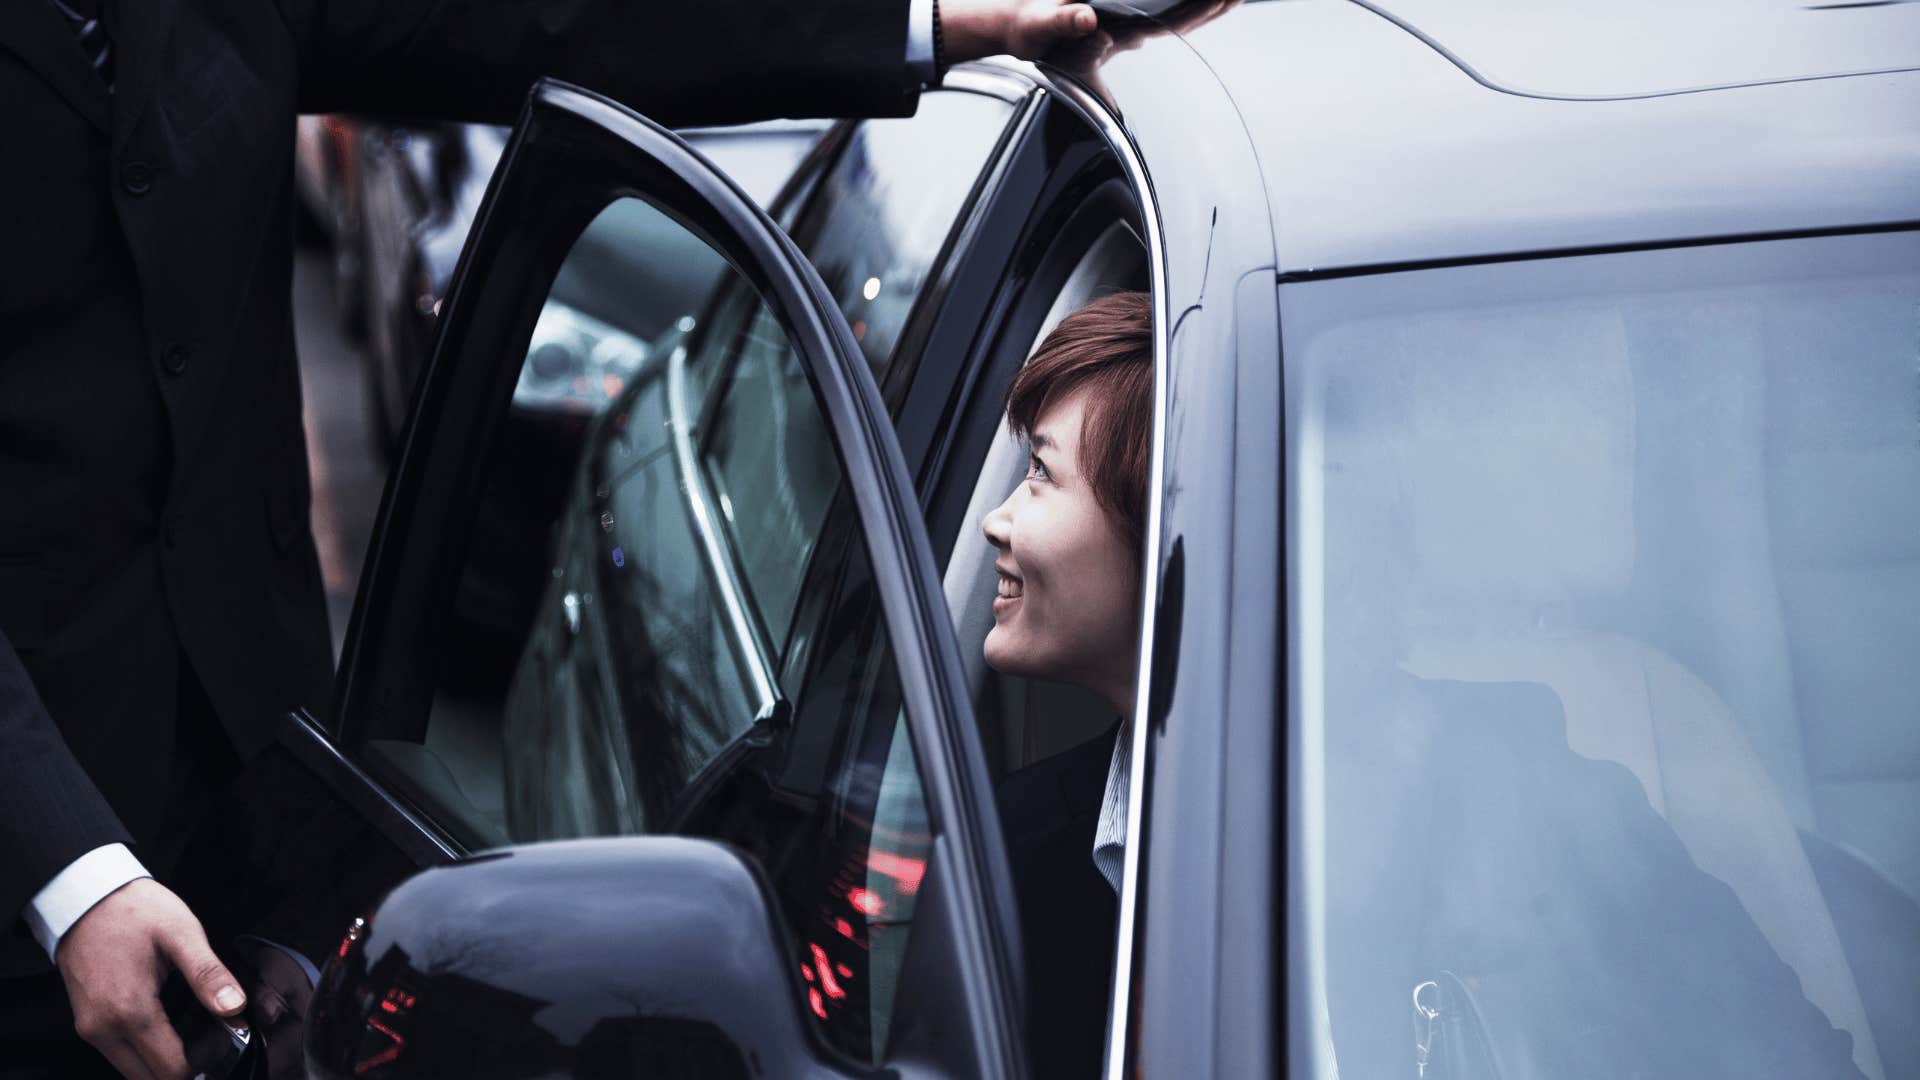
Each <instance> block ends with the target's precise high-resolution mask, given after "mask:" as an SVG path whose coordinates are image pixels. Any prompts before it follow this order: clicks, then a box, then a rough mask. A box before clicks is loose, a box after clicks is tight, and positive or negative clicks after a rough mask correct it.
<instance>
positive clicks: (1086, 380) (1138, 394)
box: [1007, 292, 1153, 554]
mask: <svg viewBox="0 0 1920 1080" xmlns="http://www.w3.org/2000/svg"><path fill="white" fill-rule="evenodd" d="M1082 390H1084V391H1086V392H1087V401H1086V407H1085V410H1084V413H1083V415H1082V418H1081V428H1080V457H1079V465H1080V472H1081V475H1082V476H1084V477H1086V480H1087V483H1088V485H1089V486H1091V487H1092V488H1093V497H1094V499H1095V501H1097V502H1098V503H1099V504H1100V506H1101V508H1102V509H1104V510H1106V512H1107V513H1108V514H1109V515H1111V516H1112V518H1113V520H1114V523H1115V524H1116V525H1118V526H1119V528H1120V532H1121V535H1122V536H1124V537H1126V538H1127V539H1128V540H1130V541H1131V542H1132V543H1133V550H1134V552H1135V553H1136V554H1138V553H1140V552H1143V551H1145V550H1146V536H1147V473H1148V470H1149V469H1150V468H1151V464H1152V456H1153V301H1152V298H1151V297H1149V296H1148V294H1146V293H1144V292H1121V293H1114V294H1113V295H1111V296H1105V297H1101V298H1100V299H1098V300H1095V301H1094V302H1092V303H1090V304H1088V305H1087V306H1085V307H1083V308H1081V309H1080V310H1078V311H1075V312H1074V313H1073V314H1071V315H1068V316H1067V317H1066V318H1064V319H1062V320H1060V325H1059V326H1057V327H1055V328H1054V329H1053V332H1052V333H1050V334H1048V335H1047V336H1046V339H1045V340H1044V341H1042V342H1041V343H1040V347H1039V348H1038V349H1036V350H1034V353H1033V356H1032V358H1031V359H1029V360H1028V361H1027V364H1026V366H1025V367H1023V368H1021V369H1020V373H1019V374H1018V375H1015V376H1014V377H1013V385H1011V386H1009V387H1007V426H1008V427H1009V428H1010V429H1012V431H1013V434H1014V435H1016V436H1018V437H1019V438H1021V439H1025V438H1027V437H1028V436H1029V435H1030V434H1031V433H1032V431H1033V429H1034V426H1035V425H1036V424H1038V423H1039V422H1040V418H1041V417H1043V416H1045V415H1046V414H1047V410H1048V409H1050V408H1052V407H1053V406H1054V405H1055V404H1057V403H1059V402H1060V401H1063V400H1065V399H1066V398H1068V397H1070V396H1072V395H1073V394H1074V393H1076V392H1078V391H1082Z"/></svg>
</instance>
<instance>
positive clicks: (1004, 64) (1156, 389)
mask: <svg viewBox="0 0 1920 1080" xmlns="http://www.w3.org/2000/svg"><path fill="white" fill-rule="evenodd" d="M970 67H971V68H972V69H974V70H978V69H980V68H994V69H999V70H1000V71H1002V72H1006V73H1007V74H1008V75H1017V76H1019V77H1024V78H1025V79H1027V80H1030V81H1031V82H1032V83H1034V84H1036V85H1038V86H1040V87H1041V88H1042V89H1043V91H1045V92H1049V93H1052V94H1053V95H1054V96H1056V97H1057V98H1059V99H1060V101H1061V102H1062V103H1064V104H1065V105H1066V106H1067V107H1069V108H1071V109H1072V110H1073V111H1074V112H1075V113H1077V114H1078V115H1079V116H1080V118H1081V119H1082V120H1084V121H1086V122H1087V124H1088V125H1089V126H1091V127H1092V128H1093V129H1094V131H1095V132H1096V133H1097V134H1098V135H1099V136H1100V137H1101V138H1102V139H1103V140H1105V141H1106V143H1107V145H1108V147H1109V148H1111V149H1112V151H1113V154H1114V157H1115V159H1116V160H1117V161H1118V163H1119V165H1120V172H1121V175H1122V176H1124V177H1126V180H1127V184H1128V186H1130V187H1131V188H1133V195H1134V201H1135V202H1136V203H1137V204H1138V206H1139V209H1140V227H1141V232H1142V233H1143V234H1144V235H1143V236H1142V237H1141V239H1142V240H1143V241H1144V242H1145V243H1146V247H1147V275H1148V283H1149V284H1148V288H1149V290H1150V292H1151V294H1152V303H1153V418H1154V422H1153V448H1152V457H1151V459H1150V465H1149V477H1150V480H1149V482H1148V484H1147V536H1146V551H1145V552H1144V553H1143V554H1144V557H1143V558H1142V560H1141V563H1142V566H1143V571H1142V574H1143V579H1144V580H1143V581H1142V584H1141V591H1140V652H1139V656H1138V664H1139V669H1138V671H1137V673H1136V674H1135V677H1134V678H1135V682H1134V697H1133V715H1132V716H1130V717H1128V730H1129V732H1130V737H1131V738H1132V740H1133V746H1132V769H1131V771H1130V774H1129V775H1128V777H1127V844H1126V849H1125V857H1124V859H1123V860H1122V869H1121V878H1120V917H1119V920H1118V926H1117V927H1116V932H1117V933H1118V935H1119V940H1118V941H1117V943H1116V944H1115V948H1114V955H1113V987H1112V990H1113V993H1112V996H1111V997H1110V998H1109V999H1108V1002H1107V1047H1106V1054H1105V1058H1106V1064H1105V1067H1104V1068H1103V1070H1102V1075H1104V1076H1106V1077H1107V1078H1108V1080H1120V1078H1121V1077H1123V1076H1125V1075H1126V1065H1127V1031H1128V1028H1129V1026H1130V1024H1131V1021H1132V1016H1131V1014H1130V1010H1129V1008H1128V1003H1129V1002H1130V1001H1131V1000H1132V997H1133V981H1134V971H1133V968H1134V940H1135V937H1136V929H1137V928H1136V923H1137V922H1138V916H1139V896H1140V850H1141V848H1142V846H1143V844H1142V843H1141V841H1142V840H1143V839H1144V838H1145V836H1146V815H1145V813H1144V812H1143V811H1144V809H1145V804H1146V775H1147V765H1148V761H1147V755H1148V753H1149V748H1150V746H1151V744H1150V743H1149V742H1148V740H1147V724H1146V718H1145V717H1144V715H1143V710H1144V708H1145V706H1146V703H1147V702H1149V701H1151V700H1152V689H1153V687H1152V674H1153V648H1154V623H1155V621H1156V620H1155V619H1154V613H1155V612H1156V611H1158V610H1159V607H1160V559H1161V550H1160V522H1161V511H1162V507H1161V503H1162V500H1163V491H1164V489H1165V486H1166V460H1167V446H1166V432H1167V387H1168V383H1169V378H1168V374H1169V373H1168V363H1169V358H1170V357H1169V342H1168V339H1167V331H1168V329H1169V328H1170V327H1171V326H1172V322H1171V320H1170V318H1169V316H1168V313H1167V253H1166V244H1165V241H1164V239H1163V232H1162V229H1161V223H1160V212H1159V205H1158V203H1156V202H1155V200H1154V194H1153V181H1152V179H1151V178H1150V177H1149V176H1148V175H1147V169H1146V165H1145V164H1144V163H1143V162H1142V161H1141V160H1140V153H1139V150H1138V148H1137V147H1135V146H1134V144H1133V139H1132V137H1131V136H1129V135H1128V134H1127V131H1126V128H1125V127H1124V126H1122V125H1121V123H1120V120H1119V118H1118V117H1117V116H1115V115H1114V114H1113V113H1112V112H1111V111H1109V110H1108V108H1107V106H1106V105H1105V104H1104V103H1102V102H1101V101H1100V100H1099V99H1098V98H1096V97H1095V96H1094V95H1093V94H1092V93H1090V92H1088V91H1087V90H1086V89H1085V88H1083V87H1081V86H1080V85H1079V84H1077V83H1075V82H1073V81H1072V80H1071V79H1066V78H1055V77H1054V76H1052V75H1051V74H1050V73H1048V72H1047V71H1045V70H1044V69H1042V68H1039V67H1037V66H1035V65H1033V64H1030V63H1026V62H1024V61H1014V60H1007V59H1000V58H996V59H994V60H989V61H984V62H982V63H980V64H977V65H970ZM958 74H963V72H961V71H956V72H953V73H951V74H949V76H948V78H949V79H952V77H953V76H954V75H958ZM1003 77H1005V76H1003ZM1089 857H1091V853H1089Z"/></svg>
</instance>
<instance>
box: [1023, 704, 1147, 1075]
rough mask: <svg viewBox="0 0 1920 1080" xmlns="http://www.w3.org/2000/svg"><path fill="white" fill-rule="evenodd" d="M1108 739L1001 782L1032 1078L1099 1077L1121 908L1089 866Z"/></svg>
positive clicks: (1108, 759) (1110, 735)
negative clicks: (1022, 964) (1021, 950)
mask: <svg viewBox="0 0 1920 1080" xmlns="http://www.w3.org/2000/svg"><path fill="white" fill-rule="evenodd" d="M1115 736H1116V732H1115V731H1109V732H1107V733H1106V734H1105V735H1102V736H1100V737H1098V738H1095V739H1091V740H1088V741H1087V742H1084V743H1081V744H1080V745H1079V746H1076V747H1074V748H1073V749H1071V750H1068V751H1066V752H1065V753H1061V754H1055V755H1054V756H1053V757H1050V758H1046V759H1044V760H1042V761H1038V762H1035V763H1034V764H1032V765H1029V766H1028V767H1026V768H1024V769H1021V770H1019V771H1018V772H1014V773H1011V774H1009V775H1008V776H1007V778H1006V779H1005V780H1003V781H1001V784H1000V790H999V793H998V798H999V804H1000V822H1001V827H1002V830H1003V831H1004V832H1005V834H1006V839H1007V857H1008V860H1009V861H1010V862H1011V863H1012V869H1013V887H1014V895H1015V898H1016V899H1017V901H1018V903H1019V908H1020V940H1021V943H1022V944H1023V945H1024V946H1025V948H1026V972H1025V975H1026V984H1027V1046H1028V1049H1029V1052H1030V1055H1031V1058H1032V1061H1033V1075H1035V1076H1039V1077H1047V1078H1048V1080H1056V1078H1072V1077H1083V1076H1084V1077H1095V1076H1098V1075H1100V1058H1101V1052H1102V1049H1103V1045H1102V1044H1103V1042H1104V1040H1105V1036H1106V1030H1107V988H1108V985H1109V984H1110V983H1111V981H1112V975H1113V947H1114V934H1115V932H1116V927H1117V924H1118V921H1119V917H1120V901H1119V898H1118V897H1117V896H1115V895H1114V892H1113V888H1112V886H1110V885H1108V884H1107V879H1106V878H1104V877H1102V876H1101V875H1100V871H1099V870H1098V869H1096V868H1095V867H1094V865H1093V832H1094V828H1095V826H1096V825H1098V824H1099V819H1100V800H1101V798H1102V796H1103V795H1104V794H1105V792H1106V785H1107V768H1108V766H1109V764H1110V763H1111V761H1112V759H1113V742H1114V738H1115Z"/></svg>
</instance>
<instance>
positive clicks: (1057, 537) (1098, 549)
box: [981, 393, 1140, 713]
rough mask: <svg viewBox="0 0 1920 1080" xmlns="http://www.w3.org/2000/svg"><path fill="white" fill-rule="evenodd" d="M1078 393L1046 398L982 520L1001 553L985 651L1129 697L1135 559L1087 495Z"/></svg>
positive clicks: (1128, 705) (994, 658)
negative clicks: (1009, 482)
mask: <svg viewBox="0 0 1920 1080" xmlns="http://www.w3.org/2000/svg"><path fill="white" fill-rule="evenodd" d="M1085 406H1086V395H1085V394H1084V393H1075V394H1072V395H1069V396H1068V397H1066V398H1065V399H1063V400H1061V401H1058V402H1055V403H1054V404H1053V405H1052V406H1051V407H1050V408H1049V409H1048V410H1047V412H1046V414H1045V415H1043V416H1041V417H1040V420H1039V422H1038V423H1036V424H1035V425H1034V428H1033V431H1032V432H1030V433H1029V436H1028V443H1029V447H1030V449H1031V456H1030V459H1029V461H1028V463H1027V478H1026V479H1025V480H1024V481H1022V482H1021V484H1020V486H1019V487H1017V488H1015V489H1014V491H1013V494H1011V495H1009V496H1007V501H1006V502H1003V503H1001V504H1000V506H999V507H998V508H997V509H995V510H994V511H993V512H992V513H990V514H988V515H987V517H986V520H985V521H983V522H982V523H981V527H982V529H984V530H985V532H986V534H987V539H988V540H989V541H991V542H992V544H993V546H994V547H995V548H997V549H998V550H999V552H1000V557H999V558H998V559H997V560H996V561H995V564H994V568H995V569H996V570H998V571H999V575H1000V576H999V584H1000V593H999V596H998V597H997V598H995V600H994V602H993V630H992V632H990V633H989V634H988V635H987V643H986V659H987V663H988V664H990V665H992V666H993V668H994V669H995V670H997V671H1002V672H1005V673H1007V674H1009V675H1024V676H1035V677H1039V678H1045V679H1056V680H1060V681H1063V682H1072V683H1078V684H1080V685H1082V686H1085V687H1087V688H1088V689H1090V690H1093V691H1094V692H1095V693H1098V694H1100V695H1101V696H1103V697H1105V698H1106V699H1107V700H1108V701H1110V702H1112V703H1113V705H1114V707H1115V708H1116V709H1118V710H1119V711H1121V712H1123V713H1124V712H1131V711H1132V705H1133V690H1134V668H1135V656H1134V653H1135V649H1136V647H1137V644H1138V640H1139V638H1138V632H1139V622H1140V564H1139V560H1138V557H1137V556H1136V555H1135V554H1134V552H1133V550H1132V546H1131V545H1130V544H1129V543H1128V541H1127V540H1126V538H1125V537H1124V536H1122V535H1121V533H1120V530H1119V528H1118V527H1117V526H1116V525H1115V523H1114V521H1113V519H1112V518H1111V517H1110V516H1109V515H1108V514H1107V512H1106V510H1104V509H1103V508H1102V507H1101V506H1100V504H1099V502H1098V501H1097V500H1095V498H1094V495H1093V489H1092V488H1091V487H1089V486H1088V484H1087V482H1086V480H1085V478H1084V477H1085V474H1084V472H1083V470H1082V469H1081V461H1080V426H1081V418H1082V416H1083V415H1084V411H1085Z"/></svg>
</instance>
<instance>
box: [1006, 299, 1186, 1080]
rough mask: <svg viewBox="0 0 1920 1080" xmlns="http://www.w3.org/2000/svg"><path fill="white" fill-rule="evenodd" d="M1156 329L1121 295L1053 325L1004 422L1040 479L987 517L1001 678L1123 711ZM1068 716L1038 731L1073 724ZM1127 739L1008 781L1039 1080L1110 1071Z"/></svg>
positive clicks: (1131, 664) (1042, 764) (1013, 392)
mask: <svg viewBox="0 0 1920 1080" xmlns="http://www.w3.org/2000/svg"><path fill="white" fill-rule="evenodd" d="M1152 331H1153V314H1152V304H1151V302H1150V299H1149V297H1148V295H1147V294H1146V293H1142V292H1121V293H1115V294H1113V295H1111V296H1107V297H1104V298H1102V299H1099V300H1095V301H1094V302H1092V303H1090V304H1088V305H1087V306H1085V307H1083V308H1081V309H1080V310H1078V311H1076V312H1074V313H1073V314H1071V315H1069V316H1067V317H1066V318H1065V319H1063V320H1061V322H1060V325H1059V326H1058V327H1057V328H1055V329H1054V331H1053V332H1052V333H1050V334H1048V335H1047V337H1046V339H1045V340H1044V341H1043V342H1041V344H1040V347H1039V349H1038V350H1036V351H1035V352H1034V355H1033V357H1032V359H1030V360H1029V361H1028V362H1027V364H1026V366H1025V367H1024V368H1022V369H1021V371H1020V373H1019V374H1018V375H1017V376H1015V378H1014V380H1013V383H1012V385H1011V387H1009V389H1008V391H1007V426H1008V427H1009V428H1010V429H1012V432H1013V434H1014V435H1016V436H1019V437H1020V438H1021V439H1023V441H1024V442H1025V443H1026V448H1027V455H1028V456H1027V475H1026V477H1025V478H1024V479H1022V480H1021V481H1020V483H1019V484H1018V485H1017V486H1016V487H1015V488H1014V490H1013V493H1012V494H1011V495H1008V496H1007V499H1006V501H1005V502H1003V503H1001V504H1000V506H999V507H997V508H996V509H994V510H993V511H992V512H991V513H989V514H987V516H986V519H985V520H984V521H983V522H982V523H981V527H982V530H983V531H984V532H985V533H986V537H987V540H988V541H989V542H990V543H992V545H993V547H994V552H995V556H996V557H995V560H994V570H995V571H996V577H997V580H998V590H997V593H998V594H997V595H996V597H995V598H994V601H993V629H992V630H991V631H989V632H988V634H987V637H986V643H985V645H984V653H985V658H986V662H987V663H988V664H989V665H990V666H992V667H993V668H994V670H996V671H998V672H1000V673H1001V674H1003V675H1014V676H1022V677H1026V678H1036V679H1050V680H1056V681H1059V682H1065V683H1072V684H1075V685H1078V686H1081V687H1084V688H1085V689H1087V690H1090V691H1092V692H1093V693H1094V694H1095V695H1097V696H1098V697H1099V698H1100V699H1101V700H1102V701H1104V702H1105V703H1106V704H1107V706H1108V707H1109V708H1111V709H1112V710H1113V712H1114V713H1118V714H1119V715H1120V716H1121V717H1126V716H1129V715H1131V714H1132V712H1133V687H1134V674H1135V663H1136V660H1135V658H1136V656H1137V654H1138V652H1139V648H1138V646H1139V638H1138V635H1139V632H1140V588H1141V580H1142V573H1141V571H1142V566H1141V557H1142V555H1141V553H1142V551H1143V550H1144V544H1143V541H1144V539H1145V535H1146V507H1147V474H1148V469H1149V452H1150V447H1151V444H1152V438H1151V436H1152V433H1153V338H1152ZM1070 712H1071V710H1068V711H1067V712H1065V713H1061V714H1058V715H1053V716H1051V717H1046V718H1041V719H1040V720H1039V723H1041V724H1045V723H1047V722H1048V720H1049V719H1051V720H1052V721H1053V722H1055V723H1068V722H1071V721H1072V719H1073V717H1072V716H1071V715H1069V713H1070ZM1128 745H1129V741H1128V740H1127V739H1126V738H1125V736H1124V734H1119V733H1117V732H1116V729H1114V728H1109V729H1108V731H1107V733H1106V734H1105V735H1103V736H1101V737H1098V738H1093V739H1090V740H1087V741H1085V742H1083V743H1081V744H1080V745H1079V746H1076V747H1074V748H1073V749H1070V750H1066V751H1064V752H1061V753H1057V754H1055V755H1053V756H1051V757H1047V758H1044V759H1042V760H1040V761H1038V762H1035V763H1033V764H1031V765H1029V766H1028V767H1026V768H1024V769H1020V770H1018V771H1016V772H1014V773H1012V774H1010V775H1009V776H1008V777H1007V778H1006V779H1005V780H1004V781H1003V782H1002V783H1001V785H1000V790H999V803H1000V817H1001V823H1002V826H1003V828H1004V829H1005V832H1006V837H1007V853H1008V856H1009V858H1010V861H1011V863H1012V866H1013V874H1014V890H1015V893H1016V895H1017V897H1018V900H1019V905H1020V923H1021V938H1022V940H1023V941H1024V942H1025V944H1026V965H1027V967H1026V980H1027V995H1026V998H1027V1010H1028V1011H1027V1032H1028V1035H1029V1038H1030V1039H1031V1048H1032V1053H1033V1064H1034V1074H1035V1075H1037V1076H1047V1077H1073V1076H1092V1075H1096V1074H1097V1072H1098V1065H1099V1058H1098V1053H1099V1048H1100V1036H1101V1033H1102V1031H1103V1030H1105V1024H1106V997H1105V995H1104V993H1102V990H1103V989H1104V988H1105V987H1106V986H1107V985H1108V982H1109V975H1110V974H1111V972H1112V969H1113V948H1114V941H1115V920H1116V918H1117V914H1118V908H1117V904H1116V893H1117V892H1118V889H1119V882H1120V856H1121V854H1122V852H1123V850H1124V847H1125V844H1126V839H1127V837H1126V827H1125V822H1126V809H1127V802H1126V792H1127V788H1126V780H1127V777H1128V774H1129V773H1128V765H1129V757H1128V753H1127V747H1128ZM1103 777H1104V778H1105V789H1104V790H1102V787H1101V784H1102V778H1103Z"/></svg>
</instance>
